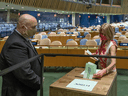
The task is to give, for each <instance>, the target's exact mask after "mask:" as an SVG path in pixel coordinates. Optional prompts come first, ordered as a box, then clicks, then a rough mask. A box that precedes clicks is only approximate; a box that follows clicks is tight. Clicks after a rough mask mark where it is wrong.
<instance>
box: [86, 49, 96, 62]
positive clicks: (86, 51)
mask: <svg viewBox="0 0 128 96" xmlns="http://www.w3.org/2000/svg"><path fill="white" fill-rule="evenodd" d="M86 52H87V53H88V54H89V55H92V53H91V52H90V51H89V50H87V51H86ZM93 58H95V59H96V60H98V58H96V57H93Z"/></svg>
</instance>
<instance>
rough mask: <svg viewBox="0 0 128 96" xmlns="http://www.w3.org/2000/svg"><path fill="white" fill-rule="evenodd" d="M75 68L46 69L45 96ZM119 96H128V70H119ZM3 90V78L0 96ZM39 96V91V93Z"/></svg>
mask: <svg viewBox="0 0 128 96" xmlns="http://www.w3.org/2000/svg"><path fill="white" fill-rule="evenodd" d="M72 69H73V68H67V67H66V68H46V69H45V72H44V77H45V80H44V90H43V92H44V96H49V86H50V85H51V84H52V83H53V82H55V81H56V80H58V79H59V78H61V77H62V76H64V75H65V74H66V73H68V72H69V71H71V70H72ZM117 72H118V74H117V96H128V70H121V69H120V70H119V69H118V70H117ZM1 88H2V77H0V96H1ZM38 96H40V95H39V91H38Z"/></svg>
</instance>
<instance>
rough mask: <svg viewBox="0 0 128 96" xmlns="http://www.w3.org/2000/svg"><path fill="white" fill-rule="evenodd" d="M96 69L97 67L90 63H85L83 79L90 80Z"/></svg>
mask: <svg viewBox="0 0 128 96" xmlns="http://www.w3.org/2000/svg"><path fill="white" fill-rule="evenodd" d="M96 67H97V65H96V64H94V63H91V62H88V63H86V67H85V73H84V76H83V78H88V79H92V77H93V74H95V73H96Z"/></svg>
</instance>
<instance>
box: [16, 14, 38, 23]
mask: <svg viewBox="0 0 128 96" xmlns="http://www.w3.org/2000/svg"><path fill="white" fill-rule="evenodd" d="M33 22H37V20H36V18H35V17H33V16H32V15H29V14H23V15H21V16H20V17H19V20H18V25H19V24H20V25H29V24H31V23H33Z"/></svg>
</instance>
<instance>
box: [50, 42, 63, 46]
mask: <svg viewBox="0 0 128 96" xmlns="http://www.w3.org/2000/svg"><path fill="white" fill-rule="evenodd" d="M50 45H62V43H61V42H60V41H53V42H52V43H51V44H50Z"/></svg>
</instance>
